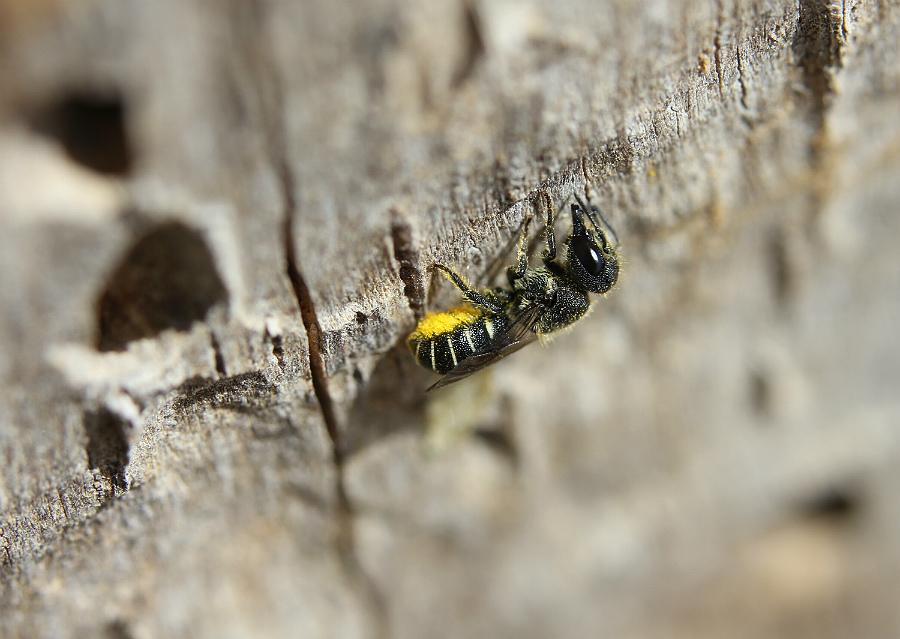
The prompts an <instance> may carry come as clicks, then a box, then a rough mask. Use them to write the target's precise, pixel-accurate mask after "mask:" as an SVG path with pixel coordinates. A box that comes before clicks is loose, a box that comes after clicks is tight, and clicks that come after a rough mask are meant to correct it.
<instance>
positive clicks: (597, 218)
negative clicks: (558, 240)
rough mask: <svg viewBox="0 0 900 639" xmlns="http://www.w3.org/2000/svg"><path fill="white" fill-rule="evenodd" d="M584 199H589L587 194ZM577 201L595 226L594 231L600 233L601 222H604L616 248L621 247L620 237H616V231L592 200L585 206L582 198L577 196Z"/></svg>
mask: <svg viewBox="0 0 900 639" xmlns="http://www.w3.org/2000/svg"><path fill="white" fill-rule="evenodd" d="M584 197H585V198H587V193H585V194H584ZM575 200H576V201H577V202H578V206H580V207H581V210H582V211H584V212H585V214H586V215H587V216H588V218H590V220H591V224H593V225H594V230H596V231H600V230H601V228H600V222H601V221H602V222H603V226H605V227H606V228H607V229H609V234H610V235H612V238H613V241H615V243H616V246H618V245H619V236H618V235H616V230H615V229H614V228H613V227H612V225H611V224H610V223H609V220H607V219H606V217H605V216H604V215H603V213H602V212H601V211H600V209H598V208H597V207H596V206H595V205H594V204H593V203H591V200H590V199H588V203H587V204H585V203H584V202H582V201H581V198H580V197H578V195H577V194H576V195H575Z"/></svg>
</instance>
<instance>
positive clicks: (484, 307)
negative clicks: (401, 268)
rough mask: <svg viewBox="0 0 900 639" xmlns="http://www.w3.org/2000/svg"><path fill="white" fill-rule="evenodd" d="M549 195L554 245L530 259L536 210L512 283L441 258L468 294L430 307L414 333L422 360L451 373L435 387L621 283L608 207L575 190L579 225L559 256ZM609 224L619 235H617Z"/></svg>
mask: <svg viewBox="0 0 900 639" xmlns="http://www.w3.org/2000/svg"><path fill="white" fill-rule="evenodd" d="M543 196H544V198H545V200H546V201H548V202H549V205H545V207H544V208H545V210H546V211H547V220H546V231H545V232H546V239H545V241H546V244H547V247H546V249H545V250H544V251H543V252H542V254H541V261H542V264H541V265H540V266H538V267H535V268H531V267H529V264H528V262H529V257H530V256H529V250H528V229H529V226H530V224H531V219H532V216H531V215H529V216H528V217H527V218H526V219H525V224H524V228H523V231H522V238H521V240H520V242H519V247H518V251H517V259H516V263H515V264H514V265H512V266H510V267H509V268H507V271H506V275H507V280H508V282H509V287H508V288H503V287H493V288H486V289H483V290H481V291H477V290H475V289H473V288H471V287H470V286H469V285H468V284H467V283H466V282H465V280H463V278H462V277H460V276H459V275H458V274H457V273H455V272H454V271H453V270H452V269H450V268H449V267H447V266H445V265H443V264H434V265H433V267H432V268H434V269H437V270H439V271H441V272H442V273H444V274H445V275H446V276H447V277H448V278H449V279H450V281H451V282H453V284H454V285H455V286H456V288H458V289H459V290H460V292H461V293H462V296H463V298H464V299H465V300H466V302H465V303H464V304H462V305H460V306H457V307H454V308H451V309H450V310H448V311H443V312H436V313H430V314H428V315H426V316H425V317H424V318H422V320H421V321H420V322H419V325H418V326H417V327H416V330H415V331H413V333H412V334H411V335H410V336H409V338H408V339H407V345H408V346H409V349H410V350H411V351H412V353H413V355H414V356H415V358H416V361H418V363H419V364H420V365H422V366H424V367H425V368H427V369H429V370H432V371H434V372H436V373H440V374H441V375H443V377H441V379H439V380H438V381H437V382H436V383H434V384H433V385H431V386H430V387H429V388H428V389H427V390H429V391H431V390H435V389H438V388H442V387H444V386H447V385H448V384H452V383H454V382H458V381H459V380H461V379H463V378H465V377H468V376H469V375H472V374H473V373H477V372H478V371H480V370H481V369H483V368H485V367H487V366H490V365H491V364H494V363H495V362H497V361H499V360H500V359H502V358H503V357H506V356H507V355H510V354H512V353H514V352H516V351H518V350H519V349H521V348H522V347H523V346H527V345H528V344H530V343H531V342H533V341H535V340H536V339H538V338H539V337H541V336H544V335H547V334H550V333H554V332H556V331H559V330H561V329H564V328H566V327H569V326H571V325H572V324H574V323H575V322H577V321H578V320H580V319H581V318H582V317H584V316H585V315H586V314H587V312H588V310H589V309H590V305H591V298H590V295H589V294H590V293H600V294H603V293H606V292H607V291H609V290H610V289H611V288H612V287H613V286H614V285H615V283H616V280H617V279H618V277H619V255H618V253H617V250H616V249H617V247H618V244H619V242H618V238H617V237H616V234H615V231H613V230H612V227H610V225H609V223H608V222H607V221H606V219H605V218H604V217H603V214H602V213H601V212H600V210H599V209H598V208H597V207H595V206H593V205H590V204H586V203H585V202H584V201H583V200H582V199H581V198H579V197H578V196H577V195H576V196H575V202H576V203H574V204H572V205H571V214H572V232H571V233H570V234H569V236H568V237H567V238H566V240H565V242H564V244H565V255H564V257H563V258H562V259H561V260H557V252H556V235H555V232H554V225H555V219H554V206H553V202H552V200H551V199H550V195H549V194H548V193H546V192H544V193H543ZM585 197H586V196H585ZM589 201H590V200H588V202H589ZM585 219H586V220H587V222H588V223H589V226H588V225H587V224H585ZM601 220H602V221H603V226H601V225H600V221H601ZM604 226H605V227H606V228H607V229H608V230H609V232H610V235H611V236H612V238H613V240H614V242H615V243H613V242H610V240H609V238H608V237H607V234H606V232H605V231H604V229H603V227H604Z"/></svg>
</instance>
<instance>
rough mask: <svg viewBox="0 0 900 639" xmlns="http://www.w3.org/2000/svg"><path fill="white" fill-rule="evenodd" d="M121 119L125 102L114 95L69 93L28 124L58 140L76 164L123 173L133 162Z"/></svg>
mask: <svg viewBox="0 0 900 639" xmlns="http://www.w3.org/2000/svg"><path fill="white" fill-rule="evenodd" d="M125 119H126V108H125V103H124V102H123V100H122V98H121V97H120V96H118V95H115V94H111V95H101V94H96V95H95V94H88V93H72V94H69V95H66V96H63V97H61V98H60V99H59V100H57V101H56V102H55V103H53V104H51V105H50V106H48V107H47V108H45V109H43V110H41V111H40V112H39V113H38V114H37V115H36V116H35V117H34V118H33V119H32V127H33V128H34V129H35V131H37V132H38V133H41V134H42V135H46V136H48V137H51V138H54V139H56V140H58V141H59V142H60V143H61V144H62V146H63V148H64V149H65V150H66V153H67V154H68V155H69V157H71V158H72V159H73V160H75V161H76V162H78V163H79V164H82V165H83V166H86V167H87V168H89V169H91V170H93V171H97V172H98V173H104V174H109V175H125V174H127V173H128V172H129V171H130V170H131V166H132V162H133V161H132V152H131V147H130V144H129V142H128V134H127V131H126V122H125Z"/></svg>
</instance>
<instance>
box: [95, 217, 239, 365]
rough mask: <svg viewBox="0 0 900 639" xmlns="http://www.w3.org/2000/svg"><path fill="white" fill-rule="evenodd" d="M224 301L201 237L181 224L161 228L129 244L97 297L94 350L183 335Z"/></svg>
mask: <svg viewBox="0 0 900 639" xmlns="http://www.w3.org/2000/svg"><path fill="white" fill-rule="evenodd" d="M227 299H228V292H227V290H226V289H225V285H224V284H223V283H222V279H221V278H220V277H219V273H218V271H217V269H216V265H215V260H214V259H213V256H212V252H211V251H210V250H209V247H208V246H207V245H206V242H205V241H204V239H203V237H202V235H201V234H200V233H199V232H198V231H196V230H195V229H192V228H189V227H188V226H186V225H184V224H182V223H181V222H166V223H163V224H160V225H158V226H157V227H155V228H153V229H152V230H150V231H149V232H148V233H146V234H145V235H144V236H143V237H141V238H140V239H139V240H138V241H137V242H135V243H134V245H133V246H132V247H131V250H129V252H128V254H127V255H126V256H125V257H124V258H123V259H122V261H121V262H120V263H119V265H118V266H117V267H116V270H115V271H114V272H113V274H112V275H111V276H110V278H109V281H108V282H107V285H106V288H105V290H104V291H103V293H102V294H101V295H100V299H99V301H98V303H97V315H98V318H97V319H98V325H99V326H98V329H99V330H98V333H99V335H98V340H97V348H98V349H99V350H101V351H120V350H125V349H126V348H127V346H128V343H129V342H131V341H134V340H138V339H144V338H148V337H155V336H156V335H158V334H159V333H161V332H163V331H164V330H167V329H174V330H176V331H188V330H190V328H191V326H192V325H193V323H194V322H198V321H202V320H203V319H204V318H205V317H206V314H207V313H208V312H209V310H210V309H211V308H212V307H213V306H214V305H216V304H218V303H222V302H225V301H227Z"/></svg>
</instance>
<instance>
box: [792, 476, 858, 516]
mask: <svg viewBox="0 0 900 639" xmlns="http://www.w3.org/2000/svg"><path fill="white" fill-rule="evenodd" d="M862 502H863V499H862V496H861V495H860V491H859V490H858V489H857V488H856V487H854V486H852V485H835V486H828V487H826V488H824V489H822V490H821V491H820V492H819V493H818V494H815V495H813V496H812V497H811V498H810V499H807V500H806V501H804V502H803V503H801V504H800V512H801V514H802V515H805V516H807V517H810V518H814V519H818V520H821V521H828V522H831V523H835V524H838V523H843V522H848V521H850V520H852V519H854V518H855V517H856V516H857V515H859V512H860V510H861V509H862V507H863V503H862Z"/></svg>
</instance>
